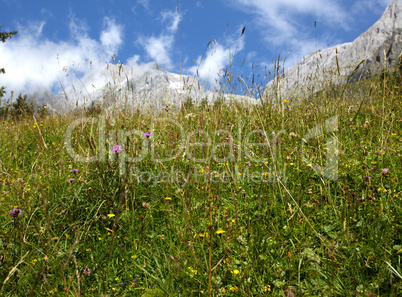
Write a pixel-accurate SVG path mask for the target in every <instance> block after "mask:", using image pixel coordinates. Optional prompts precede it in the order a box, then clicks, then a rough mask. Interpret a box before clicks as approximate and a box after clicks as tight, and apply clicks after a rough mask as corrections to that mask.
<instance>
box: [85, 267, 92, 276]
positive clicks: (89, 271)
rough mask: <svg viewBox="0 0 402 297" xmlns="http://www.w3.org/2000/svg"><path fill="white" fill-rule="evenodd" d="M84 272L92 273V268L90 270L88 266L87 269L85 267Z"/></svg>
mask: <svg viewBox="0 0 402 297" xmlns="http://www.w3.org/2000/svg"><path fill="white" fill-rule="evenodd" d="M84 274H85V275H90V274H91V270H89V268H88V267H87V268H85V269H84Z"/></svg>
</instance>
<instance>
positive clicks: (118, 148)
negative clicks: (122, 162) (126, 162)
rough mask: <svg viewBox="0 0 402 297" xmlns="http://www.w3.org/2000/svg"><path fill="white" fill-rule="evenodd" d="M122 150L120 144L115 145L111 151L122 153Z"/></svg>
mask: <svg viewBox="0 0 402 297" xmlns="http://www.w3.org/2000/svg"><path fill="white" fill-rule="evenodd" d="M121 151H122V148H121V146H120V145H114V146H113V148H112V149H111V150H110V152H111V153H116V154H118V153H120V152H121Z"/></svg>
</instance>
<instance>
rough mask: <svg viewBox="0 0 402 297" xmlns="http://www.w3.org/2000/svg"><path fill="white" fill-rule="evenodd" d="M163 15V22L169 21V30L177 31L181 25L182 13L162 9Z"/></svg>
mask: <svg viewBox="0 0 402 297" xmlns="http://www.w3.org/2000/svg"><path fill="white" fill-rule="evenodd" d="M161 15H162V22H167V23H168V25H167V29H168V31H170V32H176V31H177V29H178V27H179V23H180V21H181V16H180V14H178V13H177V12H175V11H162V12H161Z"/></svg>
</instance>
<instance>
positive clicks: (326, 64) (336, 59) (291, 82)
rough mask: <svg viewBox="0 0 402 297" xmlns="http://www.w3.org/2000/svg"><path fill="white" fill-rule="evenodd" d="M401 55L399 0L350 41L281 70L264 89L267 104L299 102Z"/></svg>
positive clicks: (401, 4) (401, 11) (367, 73)
mask: <svg viewBox="0 0 402 297" xmlns="http://www.w3.org/2000/svg"><path fill="white" fill-rule="evenodd" d="M401 51H402V0H393V1H392V2H391V3H390V4H389V5H388V6H387V8H386V9H385V11H384V13H383V14H382V16H381V17H380V19H378V20H377V22H375V23H374V24H373V25H372V26H371V27H370V28H369V29H368V30H367V31H365V32H363V33H362V34H360V35H359V36H358V37H357V38H356V39H355V40H354V41H352V42H347V43H343V44H338V45H336V46H333V47H330V48H326V49H322V50H318V51H316V52H314V53H311V54H309V55H307V56H305V57H303V58H302V60H301V61H300V62H299V63H297V64H295V65H293V66H291V67H289V68H287V69H285V70H284V71H283V73H282V74H281V75H279V77H276V78H275V79H274V80H272V81H270V82H269V83H268V84H267V85H266V91H265V92H264V95H263V98H264V99H265V100H268V101H271V102H278V101H280V100H281V99H292V98H293V99H294V98H301V97H304V96H305V95H307V94H311V93H312V92H316V91H319V90H322V89H323V88H325V86H326V85H330V84H345V83H347V82H349V81H356V80H359V79H361V78H368V77H371V76H373V75H376V74H378V73H379V72H380V71H381V70H383V69H384V65H391V64H392V63H394V61H396V60H397V59H398V56H399V55H400V53H401Z"/></svg>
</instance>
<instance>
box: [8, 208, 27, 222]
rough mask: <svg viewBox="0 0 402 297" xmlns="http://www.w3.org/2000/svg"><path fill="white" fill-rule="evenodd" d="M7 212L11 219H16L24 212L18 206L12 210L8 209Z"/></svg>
mask: <svg viewBox="0 0 402 297" xmlns="http://www.w3.org/2000/svg"><path fill="white" fill-rule="evenodd" d="M9 213H11V214H12V217H13V219H16V218H18V216H19V215H22V214H23V213H24V212H23V211H22V209H21V208H20V207H19V206H18V207H17V208H13V209H12V210H10V211H9Z"/></svg>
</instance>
